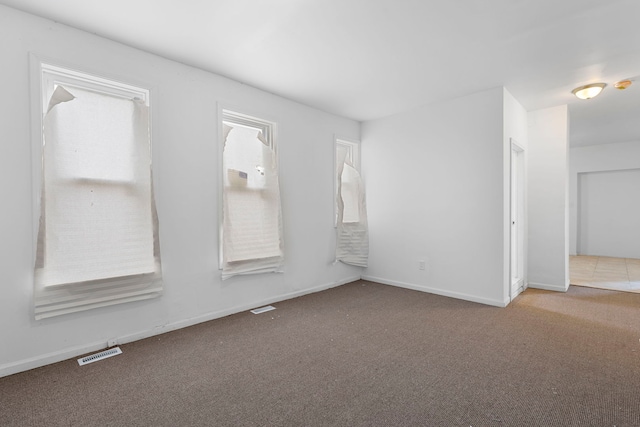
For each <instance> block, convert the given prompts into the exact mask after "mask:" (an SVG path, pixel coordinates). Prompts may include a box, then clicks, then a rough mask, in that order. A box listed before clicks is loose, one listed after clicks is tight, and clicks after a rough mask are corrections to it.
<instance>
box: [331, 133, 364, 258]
mask: <svg viewBox="0 0 640 427" xmlns="http://www.w3.org/2000/svg"><path fill="white" fill-rule="evenodd" d="M359 148H360V144H359V143H358V142H355V141H348V140H343V139H336V143H335V152H336V159H335V161H336V167H335V174H334V178H335V183H336V184H335V195H336V196H335V205H334V206H335V212H336V214H335V221H336V234H337V239H336V259H337V260H338V261H342V262H344V263H346V264H351V265H356V266H359V267H366V266H367V263H368V258H369V232H368V225H367V210H366V204H365V193H364V185H363V183H362V179H361V178H360V155H359V154H360V150H359Z"/></svg>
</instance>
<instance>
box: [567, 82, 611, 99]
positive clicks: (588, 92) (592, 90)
mask: <svg viewBox="0 0 640 427" xmlns="http://www.w3.org/2000/svg"><path fill="white" fill-rule="evenodd" d="M606 85H607V84H606V83H592V84H590V85H584V86H580V87H577V88H575V89H574V90H572V91H571V93H572V94H574V95H575V96H577V97H578V98H580V99H591V98H593V97H595V96H598V95H599V94H600V92H602V89H604V87H605V86H606Z"/></svg>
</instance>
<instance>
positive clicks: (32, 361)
mask: <svg viewBox="0 0 640 427" xmlns="http://www.w3.org/2000/svg"><path fill="white" fill-rule="evenodd" d="M356 280H360V276H353V277H348V278H346V279H342V280H337V281H335V282H330V283H325V284H322V285H320V286H315V287H313V288H308V289H302V290H299V291H295V292H290V293H287V294H282V295H278V296H275V297H272V298H267V299H264V300H260V301H254V302H251V303H248V304H242V305H239V306H235V307H232V308H228V309H225V310H220V311H216V312H210V313H206V314H203V315H201V316H197V317H192V318H190V319H185V320H180V321H177V322H173V323H167V324H165V325H160V326H156V327H155V328H152V329H148V330H144V331H139V332H136V333H133V334H128V335H124V336H120V337H117V342H118V344H126V343H129V342H133V341H138V340H141V339H144V338H149V337H152V336H154V335H160V334H164V333H166V332H171V331H175V330H177V329H182V328H186V327H188V326H193V325H197V324H198V323H202V322H208V321H209V320H214V319H219V318H221V317H225V316H229V315H231V314H236V313H241V312H243V311H247V310H251V309H253V308H256V307H262V306H265V305H269V304H275V303H277V302H280V301H284V300H288V299H292V298H296V297H300V296H303V295H307V294H312V293H316V292H320V291H324V290H326V289H330V288H334V287H337V286H342V285H345V284H347V283H351V282H354V281H356ZM106 347H107V343H106V342H105V341H100V342H94V343H91V344H86V345H82V346H76V347H71V348H67V349H64V350H60V351H56V352H53V353H47V354H44V355H41V356H36V357H32V358H29V359H25V360H20V361H18V362H14V363H8V364H5V365H0V378H2V377H6V376H8V375H13V374H17V373H18V372H23V371H28V370H30V369H35V368H39V367H41V366H45V365H50V364H52V363H57V362H62V361H63V360H67V359H71V358H74V357H77V356H80V355H82V354H86V353H91V352H94V351H98V350H102V349H104V348H106Z"/></svg>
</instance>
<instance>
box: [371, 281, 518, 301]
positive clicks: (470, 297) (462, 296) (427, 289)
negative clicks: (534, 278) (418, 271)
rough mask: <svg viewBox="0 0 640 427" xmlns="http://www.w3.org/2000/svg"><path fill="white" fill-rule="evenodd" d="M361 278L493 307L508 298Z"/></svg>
mask: <svg viewBox="0 0 640 427" xmlns="http://www.w3.org/2000/svg"><path fill="white" fill-rule="evenodd" d="M362 280H370V281H372V282H377V283H382V284H384V285H391V286H397V287H399V288H406V289H412V290H414V291H421V292H427V293H430V294H436V295H441V296H445V297H451V298H457V299H461V300H465V301H471V302H477V303H480V304H485V305H492V306H494V307H506V306H507V305H508V304H509V301H508V299H507V300H503V301H501V300H493V299H489V298H482V297H477V296H475V295H469V294H463V293H460V292H452V291H446V290H443V289H437V288H431V287H428V286H421V285H414V284H412V283H405V282H399V281H397V280H388V279H383V278H381V277H374V276H362Z"/></svg>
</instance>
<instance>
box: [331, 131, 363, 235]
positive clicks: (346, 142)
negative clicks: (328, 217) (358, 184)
mask: <svg viewBox="0 0 640 427" xmlns="http://www.w3.org/2000/svg"><path fill="white" fill-rule="evenodd" d="M340 146H342V147H345V148H346V149H347V153H348V157H349V160H351V162H352V164H353V167H354V168H355V169H356V170H357V171H358V173H360V174H361V173H362V170H361V168H360V141H358V140H357V139H353V138H345V137H342V136H338V135H335V136H334V144H333V227H334V228H337V227H338V147H340Z"/></svg>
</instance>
